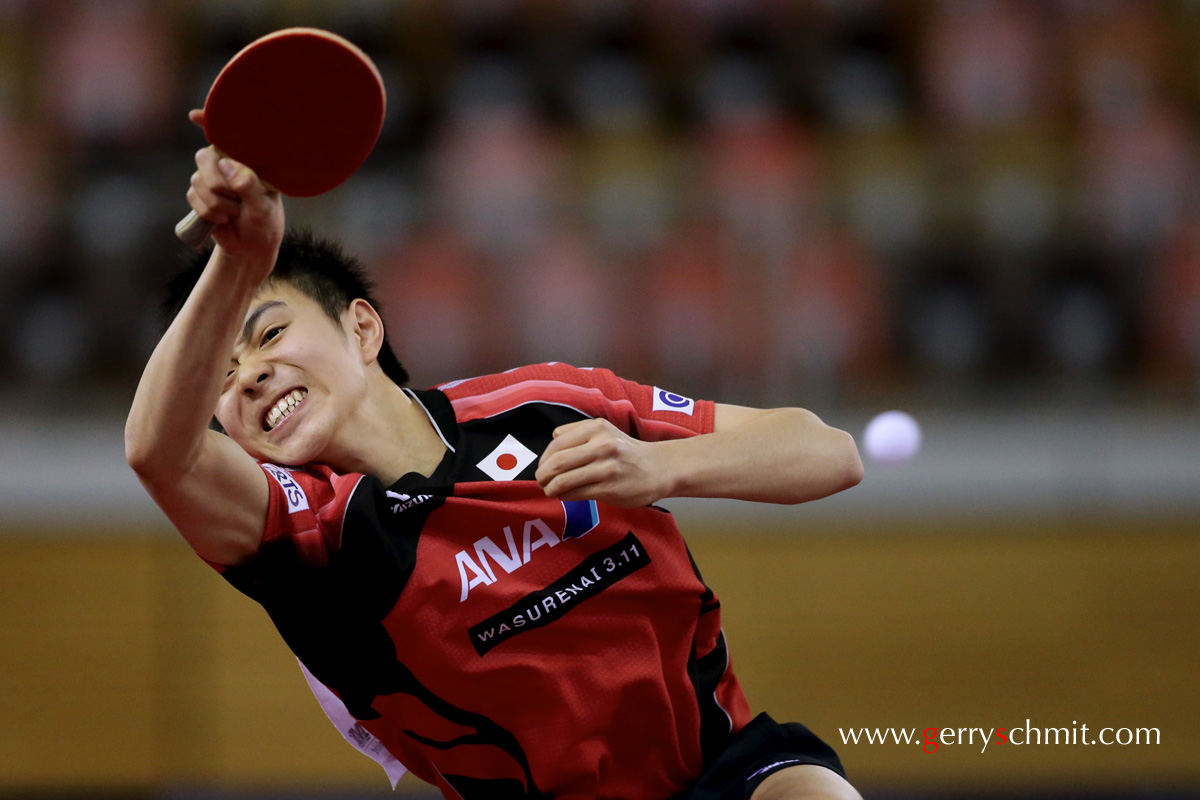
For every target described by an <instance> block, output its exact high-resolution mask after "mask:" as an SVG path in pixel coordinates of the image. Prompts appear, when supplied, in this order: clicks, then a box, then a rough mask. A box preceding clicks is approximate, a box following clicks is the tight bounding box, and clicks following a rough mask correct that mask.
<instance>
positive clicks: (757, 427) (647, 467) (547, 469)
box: [537, 404, 863, 507]
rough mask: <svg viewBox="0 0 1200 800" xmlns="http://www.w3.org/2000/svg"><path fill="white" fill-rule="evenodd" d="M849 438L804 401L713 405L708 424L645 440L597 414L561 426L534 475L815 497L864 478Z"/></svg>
mask: <svg viewBox="0 0 1200 800" xmlns="http://www.w3.org/2000/svg"><path fill="white" fill-rule="evenodd" d="M862 474H863V467H862V461H861V460H860V459H859V456H858V448H857V446H856V445H855V443H854V439H853V438H852V437H851V436H850V435H849V434H847V433H845V432H844V431H840V430H838V429H837V428H832V427H830V426H828V425H826V424H825V423H823V422H822V421H821V420H820V419H818V418H817V416H816V415H815V414H813V413H812V412H810V411H806V410H804V409H802V408H774V409H756V408H746V407H744V406H734V405H722V404H717V407H716V418H715V422H714V426H713V432H712V433H709V434H704V435H701V436H694V437H692V438H690V439H672V440H667V441H660V442H645V441H641V440H639V439H635V438H633V437H631V436H629V435H627V434H625V433H624V432H622V431H621V430H619V429H617V428H616V427H615V426H614V425H612V423H610V422H608V421H607V420H602V419H591V420H584V421H583V422H575V423H571V424H570V425H563V426H562V427H560V428H558V429H557V430H556V431H555V432H554V440H553V441H552V442H551V443H550V445H549V446H548V447H547V448H546V450H545V452H544V453H543V454H542V458H541V463H540V465H539V466H538V470H537V480H538V483H540V484H541V486H542V488H543V489H544V490H545V492H546V494H547V495H549V496H552V497H560V498H562V499H564V500H582V499H588V500H604V501H605V502H608V503H612V504H614V505H618V506H626V507H634V506H642V505H647V504H649V503H653V502H656V501H658V500H661V499H662V498H664V497H728V498H733V499H737V500H754V501H759V502H764V503H803V502H806V501H808V500H817V499H819V498H822V497H826V496H828V495H831V494H835V493H836V492H840V491H842V490H843V489H848V488H850V487H851V486H854V485H856V484H857V483H858V482H859V481H860V480H862Z"/></svg>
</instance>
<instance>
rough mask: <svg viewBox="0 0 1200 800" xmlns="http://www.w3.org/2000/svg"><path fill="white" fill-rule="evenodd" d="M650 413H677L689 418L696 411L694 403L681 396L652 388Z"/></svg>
mask: <svg viewBox="0 0 1200 800" xmlns="http://www.w3.org/2000/svg"><path fill="white" fill-rule="evenodd" d="M650 410H651V411H678V412H679V413H681V414H687V415H688V416H689V417H690V416H691V415H692V412H693V411H695V410H696V401H695V400H693V399H692V398H690V397H684V396H683V395H681V394H675V393H674V392H668V391H667V390H666V389H659V388H658V387H657V386H655V387H654V407H653V408H652V409H650Z"/></svg>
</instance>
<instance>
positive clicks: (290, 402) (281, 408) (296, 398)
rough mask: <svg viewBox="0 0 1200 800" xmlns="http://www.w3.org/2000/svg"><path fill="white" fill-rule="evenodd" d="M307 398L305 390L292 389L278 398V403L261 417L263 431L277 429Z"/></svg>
mask: <svg viewBox="0 0 1200 800" xmlns="http://www.w3.org/2000/svg"><path fill="white" fill-rule="evenodd" d="M307 396H308V390H307V389H292V390H291V391H290V392H288V393H287V394H285V395H284V396H283V397H281V398H279V400H278V402H276V403H275V405H273V406H271V408H270V409H269V410H268V411H267V413H266V414H265V415H263V430H264V431H268V432H269V431H272V430H274V429H275V428H278V427H279V425H280V423H282V422H283V421H284V420H285V419H287V418H288V417H289V416H291V414H292V412H293V411H295V410H296V409H297V408H299V407H300V403H301V402H303V401H304V398H305V397H307Z"/></svg>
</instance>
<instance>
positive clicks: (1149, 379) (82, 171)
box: [0, 0, 1200, 800]
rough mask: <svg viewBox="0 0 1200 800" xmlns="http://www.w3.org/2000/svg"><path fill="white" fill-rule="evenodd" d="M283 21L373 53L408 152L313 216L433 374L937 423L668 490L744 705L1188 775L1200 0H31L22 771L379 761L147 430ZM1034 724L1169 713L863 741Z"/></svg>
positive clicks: (1195, 788)
mask: <svg viewBox="0 0 1200 800" xmlns="http://www.w3.org/2000/svg"><path fill="white" fill-rule="evenodd" d="M291 25H312V26H318V27H323V28H328V29H331V30H334V31H336V32H338V33H340V34H342V35H344V36H346V37H348V38H350V39H351V40H353V41H354V42H356V43H357V44H358V45H360V46H361V47H362V48H363V49H364V50H366V51H367V52H368V54H370V55H371V56H372V58H374V59H375V61H376V63H377V64H378V66H379V67H380V70H381V72H382V74H383V77H384V81H385V84H386V87H387V91H388V116H387V120H386V123H385V127H384V131H383V134H382V136H381V138H380V141H379V143H378V145H377V146H376V148H375V151H374V153H373V154H372V155H371V157H370V158H369V159H368V160H367V162H366V164H365V165H364V166H363V168H362V169H361V170H360V172H359V173H358V174H356V175H355V176H354V177H353V178H352V179H351V180H350V181H348V182H347V183H346V184H344V185H343V186H342V187H340V188H338V189H337V190H335V191H334V192H331V193H330V194H328V195H325V196H323V197H320V198H314V199H309V200H294V201H288V202H287V204H286V208H287V211H288V214H289V219H290V221H291V223H292V224H295V225H300V226H308V227H311V228H312V229H314V230H316V231H317V232H320V233H324V234H328V235H330V236H333V237H336V238H338V239H341V240H342V241H344V242H345V243H346V246H347V248H348V249H349V250H350V251H351V252H353V253H354V254H356V255H357V256H358V257H359V258H360V259H361V261H362V262H363V264H364V265H365V266H366V267H367V269H368V270H369V272H370V273H371V274H372V275H373V276H374V278H375V280H376V281H377V283H378V287H379V295H380V299H381V300H382V302H383V306H384V315H385V319H386V321H387V324H388V329H389V332H390V336H391V339H392V342H393V345H394V347H395V349H396V350H397V352H398V354H399V355H400V358H401V359H402V360H403V361H404V362H405V364H406V366H407V367H408V368H409V370H410V372H411V373H412V374H413V378H414V383H415V384H416V385H418V386H427V385H432V384H434V383H437V382H441V381H446V380H450V379H455V378H461V377H466V376H469V375H473V374H478V373H483V372H490V371H499V370H502V369H506V368H509V367H511V366H515V365H518V364H523V363H531V362H538V361H547V360H558V361H566V362H569V363H573V364H576V365H579V366H591V365H595V366H607V367H609V368H612V369H613V370H615V371H616V372H617V373H618V374H621V375H623V376H624V377H627V378H630V379H634V380H638V381H641V382H644V383H649V384H654V385H658V386H664V387H669V388H670V389H671V390H673V391H677V392H681V393H683V394H688V395H692V396H699V397H707V398H712V399H715V400H718V401H723V402H732V403H743V404H750V405H780V404H788V405H801V406H804V407H807V408H810V409H812V410H813V411H815V412H817V413H818V414H819V415H820V416H821V417H822V418H823V419H825V420H826V421H828V422H830V423H831V424H835V425H838V426H839V427H843V428H845V429H846V430H848V431H850V432H852V433H854V434H855V435H856V436H860V435H861V432H862V428H863V425H864V424H865V422H866V421H867V419H869V418H870V417H871V416H873V415H874V414H875V413H877V412H879V411H883V410H886V409H888V408H903V409H905V410H907V411H910V412H911V413H913V414H915V415H916V416H917V418H918V419H919V420H920V421H921V422H922V424H923V427H924V432H925V439H926V445H925V448H924V450H923V452H922V453H921V454H920V455H919V456H918V457H917V459H916V460H915V461H913V462H912V463H911V464H908V465H906V466H903V467H891V468H887V467H881V466H878V465H873V464H868V469H867V477H866V480H865V481H864V483H863V484H862V485H861V486H860V487H858V488H856V489H855V490H853V491H851V492H848V493H846V494H845V495H844V496H839V497H836V498H832V499H830V500H826V501H821V502H818V503H815V504H812V505H811V506H806V507H801V508H784V509H776V508H759V507H755V506H751V505H748V504H738V503H725V502H717V501H692V502H676V503H668V504H667V505H668V507H670V508H671V509H672V510H674V511H675V512H676V513H677V515H678V516H679V517H680V519H681V524H682V525H683V526H684V530H685V532H690V533H691V539H690V541H691V542H692V546H693V550H694V552H695V553H696V557H697V561H698V562H699V564H700V566H701V568H702V569H703V571H704V573H705V577H706V579H707V580H708V582H709V583H710V585H712V586H713V587H714V588H715V589H716V590H717V592H718V593H719V594H720V595H721V596H722V597H723V599H724V602H725V608H726V612H725V613H726V629H727V632H728V634H729V638H730V641H731V646H732V648H733V653H734V659H735V661H734V663H735V665H736V666H737V669H738V673H739V676H740V677H741V680H742V682H743V685H744V686H745V688H746V690H747V693H748V695H749V697H750V700H751V704H752V706H753V707H754V708H755V710H763V709H766V710H770V711H771V712H772V714H774V715H775V716H776V717H790V718H796V719H799V720H801V721H804V722H805V723H806V724H808V725H809V726H810V727H813V728H814V729H815V730H816V731H817V732H818V733H819V734H821V735H822V736H823V737H825V738H826V739H827V740H828V741H830V742H831V743H834V744H835V746H837V748H838V749H839V751H840V752H841V755H842V757H843V761H844V762H845V763H846V765H847V768H848V770H849V773H850V776H851V778H852V780H854V782H855V783H856V785H858V786H859V787H860V788H861V790H862V791H863V792H864V794H865V795H866V796H867V797H878V798H884V799H885V800H886V799H887V798H892V799H893V800H899V798H909V797H981V798H996V799H997V800H999V798H1015V797H1022V798H1032V797H1037V798H1068V797H1069V798H1075V797H1080V798H1082V797H1099V798H1135V797H1137V798H1151V797H1154V798H1166V797H1170V798H1182V797H1200V759H1197V757H1196V753H1197V752H1200V690H1198V689H1197V688H1196V682H1195V681H1196V676H1197V674H1200V644H1198V642H1200V615H1198V614H1197V611H1198V610H1200V589H1198V582H1197V579H1196V575H1197V570H1198V568H1200V536H1197V534H1198V533H1200V457H1197V455H1196V453H1195V450H1196V447H1197V443H1198V442H1200V419H1197V414H1196V412H1195V409H1196V402H1197V399H1198V398H1200V191H1198V190H1200V182H1198V177H1200V172H1198V168H1200V152H1198V139H1197V134H1198V133H1200V44H1198V43H1200V2H1196V1H1195V0H640V1H637V2H634V1H633V0H628V1H627V0H441V1H440V2H438V1H436V0H420V1H419V0H405V1H403V2H401V1H400V0H396V1H395V2H385V1H384V0H338V1H337V2H317V1H316V0H193V1H190V2H188V1H185V0H0V326H2V327H0V399H2V401H3V402H2V403H0V641H2V642H3V644H0V685H3V687H4V688H3V691H2V692H0V796H5V797H62V798H67V797H79V798H83V797H138V798H201V797H203V798H230V797H253V798H267V797H271V798H283V797H287V798H302V797H303V798H315V797H327V796H329V797H332V796H337V797H349V796H363V797H366V796H374V795H375V794H381V793H383V791H384V790H386V789H387V786H386V780H385V778H384V776H383V775H382V774H380V773H381V771H380V770H379V769H378V768H377V767H376V766H375V765H374V764H372V763H370V762H369V761H367V760H366V759H364V758H362V757H361V756H359V755H358V754H357V753H354V752H353V751H351V750H350V748H349V746H348V745H346V744H345V743H344V742H342V741H341V739H340V737H339V736H338V734H337V733H336V731H334V729H333V728H332V727H331V726H330V725H329V724H328V723H327V722H326V721H325V720H324V718H323V716H322V714H321V712H320V710H319V708H318V707H317V705H316V703H315V702H314V701H313V700H312V699H311V697H309V696H308V694H307V689H306V688H305V686H304V683H303V680H302V678H301V676H300V673H299V670H298V669H297V668H296V665H295V662H294V659H292V658H291V657H290V656H289V655H288V653H287V651H286V649H285V648H283V646H282V644H281V643H280V642H279V641H278V636H277V635H276V634H275V633H274V631H273V630H272V629H271V627H270V625H269V622H268V621H267V620H266V619H265V615H263V614H262V613H261V612H260V611H259V610H258V609H257V608H256V607H254V606H253V604H252V603H250V601H248V600H246V599H245V598H242V597H241V596H239V595H237V594H236V592H233V590H231V589H229V588H228V587H226V586H224V584H223V582H222V581H221V580H220V579H219V578H218V577H217V576H216V575H215V574H212V573H211V572H210V571H209V570H208V569H207V567H205V566H204V565H203V563H202V562H200V561H199V560H198V559H196V558H195V557H194V556H192V555H191V553H190V552H189V551H188V550H187V548H186V546H185V545H183V544H182V543H181V542H180V541H178V538H177V537H176V536H175V535H174V533H173V532H172V531H171V530H170V528H169V526H168V525H167V524H166V522H165V520H164V519H163V518H162V516H161V515H160V514H159V513H158V512H157V510H156V509H155V508H154V507H153V506H152V504H151V503H150V501H149V500H148V499H147V498H145V497H144V496H143V493H142V492H141V490H140V487H139V486H138V485H137V482H136V480H135V479H134V477H133V475H132V473H131V472H130V471H129V470H128V468H127V467H126V466H125V463H124V458H123V452H122V444H121V428H122V425H123V421H124V414H125V412H126V411H127V409H128V405H129V402H130V400H131V398H132V394H133V390H134V387H135V385H136V382H137V377H138V375H139V373H140V370H141V368H142V366H143V364H144V363H145V360H146V358H147V356H148V355H149V352H150V350H151V348H152V347H153V344H154V341H155V338H156V336H157V329H158V322H157V318H156V306H157V303H158V299H159V295H160V293H161V290H162V288H163V286H164V284H165V281H166V280H167V278H168V277H169V276H170V275H171V274H172V272H173V271H174V270H175V269H177V268H178V267H179V265H180V264H181V263H182V259H183V258H184V257H185V256H184V253H183V252H182V249H181V247H180V246H179V245H178V243H177V242H176V240H175V238H174V236H173V234H172V227H173V225H174V223H175V222H176V221H177V220H178V219H179V218H180V217H182V216H183V215H184V214H185V213H186V211H187V205H186V200H185V198H184V194H185V192H186V189H187V184H188V178H189V176H190V174H191V172H192V170H193V169H194V165H193V161H192V157H193V153H194V152H195V150H196V149H198V148H199V147H201V146H202V145H203V144H204V140H203V136H202V134H201V132H200V131H199V130H198V129H196V128H194V127H192V126H191V125H190V124H189V123H188V122H187V119H186V112H187V110H188V109H189V108H193V107H199V106H201V105H202V104H203V101H204V97H205V94H206V92H207V89H208V86H209V85H210V84H211V82H212V80H213V78H214V77H215V75H216V74H217V72H218V71H219V70H220V68H221V66H222V65H223V64H224V63H225V62H226V61H227V60H228V59H229V58H230V57H231V56H232V55H233V54H234V53H235V52H237V50H239V49H240V48H241V47H242V46H243V45H245V44H247V43H248V42H250V41H251V40H253V39H255V38H257V37H258V36H260V35H262V34H264V33H267V32H269V31H271V30H274V29H277V28H280V27H287V26H291ZM1026 719H1031V720H1032V725H1033V726H1035V727H1063V726H1068V727H1069V726H1070V725H1072V724H1073V723H1074V722H1079V723H1085V724H1088V725H1089V726H1091V727H1092V729H1093V730H1095V729H1097V728H1099V727H1102V726H1104V725H1112V726H1114V727H1131V728H1137V727H1156V728H1159V729H1160V730H1161V743H1160V744H1158V745H1156V746H1128V747H1119V746H1115V747H1086V746H1083V745H1072V746H1067V745H1063V746H1057V747H1055V746H1042V747H1025V748H1016V747H1011V748H1008V749H1002V750H999V751H997V750H994V749H992V748H989V750H988V751H987V752H984V753H980V752H978V749H977V748H971V747H943V748H941V749H940V750H939V752H938V753H936V754H932V755H930V754H924V753H922V752H921V751H920V749H919V748H916V747H911V746H908V745H906V746H903V747H902V746H900V745H896V744H888V745H867V744H863V743H860V744H858V745H854V744H844V745H843V744H842V743H841V739H840V733H839V730H840V729H846V730H849V729H850V728H860V727H870V728H877V727H883V728H886V727H891V726H895V727H904V728H922V729H923V728H926V727H930V726H933V727H959V726H963V727H971V726H974V727H978V726H982V727H985V728H992V727H1010V728H1011V727H1013V726H1021V725H1023V724H1024V722H1025V720H1026ZM399 792H400V793H402V794H405V793H407V794H408V795H410V796H414V797H423V796H425V795H423V794H422V792H423V790H422V788H421V786H420V785H419V783H418V782H417V781H415V780H413V779H406V780H405V781H403V782H402V783H401V784H400V789H399Z"/></svg>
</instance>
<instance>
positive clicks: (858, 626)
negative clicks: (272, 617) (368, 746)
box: [0, 521, 1200, 794]
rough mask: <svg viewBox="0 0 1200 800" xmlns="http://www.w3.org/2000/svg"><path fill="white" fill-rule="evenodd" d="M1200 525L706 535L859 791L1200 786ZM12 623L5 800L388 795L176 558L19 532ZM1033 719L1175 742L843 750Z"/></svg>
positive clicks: (4, 546)
mask: <svg viewBox="0 0 1200 800" xmlns="http://www.w3.org/2000/svg"><path fill="white" fill-rule="evenodd" d="M1196 527H1197V526H1196V525H1194V524H1193V523H1192V522H1190V521H1184V522H1179V523H1163V522H1160V523H1143V524H1138V525H1136V526H1135V525H1125V524H1122V525H1118V524H1115V523H1107V524H1104V523H1083V522H1080V523H1072V524H1029V523H1026V524H1021V525H1016V524H1008V525H1005V524H999V523H997V524H995V525H994V526H988V527H986V528H985V529H980V527H979V526H978V525H975V524H972V525H966V524H962V525H959V524H955V523H952V522H946V521H941V522H938V523H936V524H931V525H929V526H918V525H907V524H906V525H905V526H903V527H902V528H899V529H889V530H881V529H878V528H862V527H858V526H854V525H848V526H845V527H844V528H842V529H838V530H835V531H829V532H827V533H825V534H822V535H819V536H817V535H806V536H795V535H789V534H788V533H787V532H785V531H777V530H760V529H756V530H747V531H741V532H738V533H737V534H732V533H728V532H716V531H699V532H695V533H693V535H692V536H691V537H690V541H691V544H692V549H693V552H694V554H695V556H696V560H697V562H698V563H699V564H700V566H701V569H702V571H703V573H704V575H705V578H706V579H707V581H708V582H709V584H710V585H712V586H713V587H714V588H715V589H716V590H717V592H718V594H719V595H720V596H721V599H722V601H723V604H724V615H725V627H726V632H727V635H728V638H729V641H730V644H731V648H732V652H733V658H734V664H735V667H736V669H737V671H738V674H739V676H740V678H741V680H742V683H743V686H744V687H745V689H746V691H747V694H748V695H749V697H750V701H751V704H752V706H753V707H754V708H755V709H756V710H769V711H770V712H771V713H772V714H773V715H775V716H776V717H777V718H780V719H782V718H788V719H798V720H800V721H803V722H805V723H806V724H808V725H809V726H810V727H812V728H814V729H815V730H816V731H817V732H818V733H820V734H821V735H823V736H824V737H826V738H827V739H829V740H831V741H832V742H834V743H835V745H836V746H837V747H838V749H839V751H840V752H841V753H842V756H843V758H844V760H845V762H846V764H847V766H848V768H849V770H850V772H851V774H852V776H853V777H854V778H855V780H856V781H857V782H858V783H860V784H861V785H863V786H864V787H867V788H869V789H876V790H879V789H895V790H902V789H907V790H911V791H922V790H926V791H933V790H946V789H959V790H972V789H973V790H976V791H978V790H982V789H984V788H988V789H995V788H999V787H1015V788H1017V789H1026V790H1047V789H1053V788H1056V787H1062V788H1072V787H1073V788H1076V789H1078V788H1080V787H1085V786H1096V787H1105V788H1109V789H1114V788H1122V787H1124V788H1130V787H1137V786H1143V785H1145V786H1153V787H1158V788H1176V789H1178V788H1183V789H1200V761H1197V759H1196V758H1195V756H1194V754H1195V753H1196V752H1200V732H1198V731H1197V730H1196V723H1197V721H1198V720H1200V691H1198V690H1197V689H1196V688H1195V679H1196V675H1197V674H1200V615H1197V614H1196V613H1195V608H1196V607H1197V594H1198V592H1197V589H1196V587H1197V579H1196V575H1197V574H1200V537H1197V536H1196V535H1195V528H1196ZM0 608H2V609H3V614H2V615H0V637H2V638H0V641H3V643H4V644H3V649H2V650H0V685H3V687H4V691H3V693H2V694H0V794H2V793H3V792H4V790H5V789H6V788H12V787H25V788H28V787H45V788H64V787H66V788H70V787H112V786H127V787H134V788H142V789H146V790H154V789H156V788H161V787H164V786H168V785H176V786H178V785H184V786H197V787H205V788H213V789H221V788H225V789H230V788H247V787H268V786H270V787H291V788H300V787H303V788H305V789H316V790H319V789H329V788H332V787H344V788H354V789H358V790H370V789H380V790H383V789H386V786H387V783H386V778H385V777H384V775H383V772H382V770H380V769H379V768H378V767H377V766H375V765H374V764H373V763H372V762H369V761H368V760H367V759H365V758H364V757H362V756H360V755H358V754H357V753H356V752H354V751H353V750H352V749H351V748H350V747H349V745H347V744H346V743H345V742H344V741H343V740H342V739H341V737H340V736H339V735H338V734H337V732H336V731H334V729H333V728H332V726H331V725H329V723H328V722H327V721H326V719H325V718H324V715H323V714H322V712H321V711H320V709H319V708H318V707H317V705H316V703H315V701H313V700H312V698H311V695H310V694H309V692H308V690H307V687H306V686H305V685H304V682H303V679H302V677H301V674H300V671H299V668H298V666H297V664H296V661H295V659H294V658H293V657H292V656H291V654H290V653H289V652H288V651H287V649H286V648H285V647H284V645H283V644H282V642H281V641H280V639H279V637H278V634H276V633H275V631H274V629H273V628H272V627H271V624H270V622H269V620H268V619H267V618H266V615H265V614H264V613H263V612H262V611H261V609H259V608H258V607H257V606H256V605H255V604H254V603H253V602H251V601H250V600H248V599H246V598H244V597H242V596H241V595H239V594H237V593H236V592H235V591H234V590H233V589H232V588H230V587H228V586H227V585H226V584H225V583H224V582H223V581H222V580H221V579H220V578H219V577H218V576H217V575H216V574H215V573H213V572H212V571H211V570H210V569H209V568H208V567H206V566H205V565H204V564H203V563H201V562H200V561H199V560H197V559H196V558H195V557H194V556H192V555H191V553H190V552H189V551H188V550H187V548H186V546H185V545H183V544H182V543H181V542H179V541H177V540H176V539H174V538H170V537H164V536H162V535H157V534H147V535H144V536H129V535H127V536H102V537H99V538H89V539H79V538H71V539H63V538H50V537H46V536H38V537H33V536H25V537H11V536H10V537H7V538H2V539H0ZM1026 718H1029V719H1030V720H1031V721H1032V724H1033V725H1034V726H1036V727H1062V726H1071V725H1072V722H1077V723H1086V724H1088V725H1090V726H1092V729H1093V731H1094V730H1095V728H1096V727H1097V726H1102V725H1112V726H1116V727H1122V726H1127V727H1157V728H1159V729H1160V730H1161V735H1162V743H1161V744H1160V745H1158V746H1156V747H1098V746H1094V747H1085V746H1082V745H1075V746H1071V745H1060V746H1041V747H1031V746H1029V747H1015V746H1011V745H1010V746H1008V747H997V746H995V745H994V744H993V745H990V746H989V748H988V750H987V752H985V753H980V752H979V749H980V748H979V747H978V746H969V745H962V746H958V745H955V746H942V747H940V748H939V751H938V752H937V753H934V754H924V753H922V752H921V749H920V746H919V745H917V744H913V745H896V744H888V745H867V744H859V745H852V744H851V745H842V744H840V743H839V732H838V729H839V728H850V727H855V728H858V727H871V728H886V727H890V726H903V727H907V728H922V729H923V728H926V727H930V726H938V727H960V726H961V727H976V726H985V727H987V728H992V727H996V726H1005V727H1012V726H1016V725H1023V724H1024V722H1025V720H1026ZM406 785H407V786H406ZM401 787H402V793H404V791H403V790H404V789H405V788H407V789H410V790H417V789H419V788H420V786H419V784H417V783H416V782H413V783H412V784H409V782H408V781H405V782H402V783H401Z"/></svg>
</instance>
